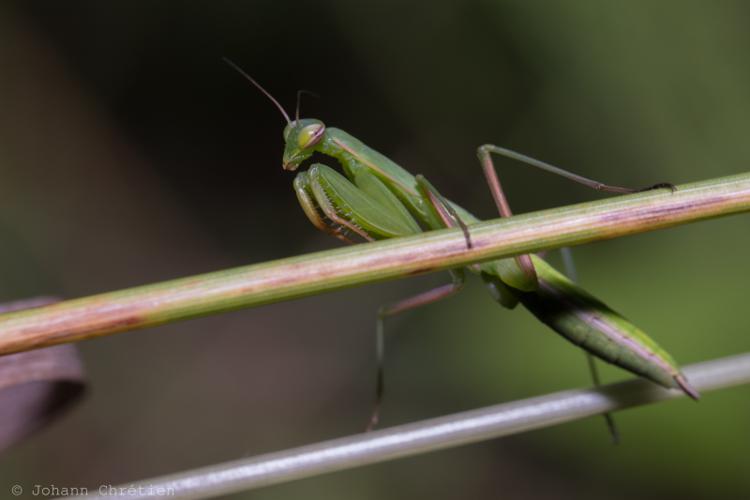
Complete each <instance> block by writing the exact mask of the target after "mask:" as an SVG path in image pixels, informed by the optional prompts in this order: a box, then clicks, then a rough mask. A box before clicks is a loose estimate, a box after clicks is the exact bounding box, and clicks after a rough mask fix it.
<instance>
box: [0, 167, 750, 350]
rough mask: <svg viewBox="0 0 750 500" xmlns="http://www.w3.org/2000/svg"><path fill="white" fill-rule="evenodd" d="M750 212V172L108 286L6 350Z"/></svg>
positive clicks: (24, 320) (32, 317)
mask: <svg viewBox="0 0 750 500" xmlns="http://www.w3.org/2000/svg"><path fill="white" fill-rule="evenodd" d="M747 210H750V172H748V173H744V174H739V175H735V176H731V177H724V178H719V179H712V180H708V181H703V182H698V183H693V184H686V185H683V186H679V187H678V189H677V191H675V192H670V191H669V190H668V189H660V190H654V191H648V192H643V193H637V194H632V195H626V196H618V197H615V198H608V199H605V200H599V201H594V202H589V203H581V204H577V205H570V206H566V207H561V208H556V209H552V210H544V211H539V212H533V213H529V214H524V215H519V216H515V217H511V218H507V219H496V220H492V221H489V222H483V223H481V224H477V225H474V226H471V228H470V230H471V239H472V243H473V248H472V249H467V248H466V243H465V240H464V236H463V234H462V232H461V231H460V230H458V229H447V230H442V231H432V232H428V233H421V234H419V235H416V236H412V237H407V238H398V239H391V240H384V241H379V242H375V243H367V244H362V245H354V246H351V247H346V248H341V249H336V250H329V251H325V252H318V253H313V254H308V255H302V256H298V257H292V258H287V259H281V260H276V261H271V262H266V263H261V264H254V265H250V266H245V267H239V268H236V269H230V270H226V271H219V272H214V273H209V274H203V275H199V276H193V277H188V278H181V279H176V280H172V281H166V282H163V283H157V284H152V285H146V286H141V287H137V288H131V289H128V290H122V291H117V292H109V293H104V294H100V295H94V296H91V297H85V298H80V299H75V300H69V301H65V302H60V303H57V304H54V305H51V306H46V307H42V308H38V309H32V310H28V311H21V312H16V313H10V314H5V315H2V316H0V354H5V353H11V352H17V351H23V350H28V349H34V348H37V347H43V346H49V345H53V344H60V343H64V342H75V341H78V340H83V339H87V338H91V337H96V336H100V335H109V334H112V333H116V332H121V331H125V330H133V329H136V328H145V327H149V326H154V325H159V324H162V323H167V322H171V321H178V320H182V319H187V318H192V317H196V316H202V315H207V314H213V313H218V312H222V311H228V310H232V309H238V308H241V307H249V306H257V305H261V304H268V303H271V302H279V301H282V300H289V299H294V298H298V297H304V296H307V295H312V294H316V293H322V292H325V291H330V290H337V289H341V288H345V287H351V286H354V285H360V284H364V283H373V282H378V281H384V280H388V279H394V278H399V277H405V276H412V275H416V274H423V273H427V272H431V271H439V270H443V269H448V268H452V267H459V266H465V265H467V264H469V263H472V262H478V261H484V260H491V259H496V258H500V257H509V256H512V255H518V254H523V253H530V252H538V251H540V250H546V249H552V248H558V247H563V246H572V245H580V244H583V243H588V242H592V241H598V240H604V239H610V238H616V237H619V236H625V235H628V234H634V233H640V232H645V231H653V230H656V229H663V228H666V227H670V226H674V225H677V224H685V223H688V222H694V221H698V220H702V219H708V218H711V217H718V216H721V215H728V214H732V213H738V212H743V211H747Z"/></svg>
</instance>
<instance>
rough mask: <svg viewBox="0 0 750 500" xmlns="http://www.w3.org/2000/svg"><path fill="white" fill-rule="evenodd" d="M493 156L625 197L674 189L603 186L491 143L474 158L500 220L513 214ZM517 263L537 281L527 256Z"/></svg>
mask: <svg viewBox="0 0 750 500" xmlns="http://www.w3.org/2000/svg"><path fill="white" fill-rule="evenodd" d="M493 154H497V155H500V156H503V157H505V158H510V159H512V160H516V161H519V162H521V163H524V164H526V165H529V166H532V167H536V168H538V169H541V170H544V171H545V172H550V173H553V174H556V175H559V176H561V177H564V178H566V179H569V180H571V181H574V182H577V183H579V184H583V185H584V186H587V187H590V188H591V189H595V190H597V191H605V192H608V193H620V194H626V193H637V192H640V191H648V190H650V189H659V188H667V189H670V190H672V191H674V190H675V187H674V185H672V184H670V183H667V182H660V183H658V184H654V185H652V186H648V187H646V188H642V189H632V188H627V187H622V186H614V185H610V184H604V183H603V182H599V181H595V180H593V179H589V178H588V177H583V176H581V175H578V174H574V173H572V172H568V171H567V170H563V169H562V168H560V167H556V166H554V165H551V164H549V163H545V162H543V161H540V160H537V159H535V158H531V157H530V156H526V155H524V154H521V153H518V152H516V151H513V150H510V149H507V148H503V147H500V146H495V145H493V144H485V145H483V146H479V148H478V149H477V156H478V157H479V163H480V164H481V165H482V170H483V171H484V176H485V178H486V180H487V184H488V185H489V187H490V191H491V192H492V198H493V199H494V200H495V205H497V209H498V211H499V212H500V215H501V216H502V217H510V216H511V215H513V213H512V212H511V210H510V205H509V203H508V199H507V198H506V196H505V193H504V192H503V188H502V185H501V184H500V180H499V179H498V177H497V170H496V169H495V164H494V162H493V161H492V155H493ZM516 261H517V262H518V265H519V266H520V267H521V269H523V271H524V272H525V273H526V274H527V275H528V276H529V277H531V278H534V279H535V278H536V271H535V269H534V264H533V263H532V262H531V258H530V257H529V256H528V255H521V256H518V257H516Z"/></svg>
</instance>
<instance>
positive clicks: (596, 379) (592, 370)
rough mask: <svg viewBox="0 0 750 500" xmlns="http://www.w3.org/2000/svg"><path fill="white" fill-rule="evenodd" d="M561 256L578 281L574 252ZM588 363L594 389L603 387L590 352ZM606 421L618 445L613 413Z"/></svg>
mask: <svg viewBox="0 0 750 500" xmlns="http://www.w3.org/2000/svg"><path fill="white" fill-rule="evenodd" d="M560 254H561V255H562V259H563V267H564V268H565V274H567V275H568V278H570V280H571V281H574V282H577V281H578V272H577V271H576V263H575V261H574V260H573V252H572V251H571V250H570V248H568V247H563V248H561V249H560ZM586 361H587V362H588V367H589V374H591V381H592V382H593V383H594V387H599V386H601V385H602V383H601V379H600V378H599V369H598V368H597V366H596V360H595V359H594V356H593V355H592V354H591V353H590V352H586ZM603 416H604V421H605V422H606V423H607V430H608V431H609V435H610V437H611V438H612V443H613V444H617V443H619V442H620V432H619V431H618V430H617V424H616V423H615V417H614V416H613V415H612V414H611V413H605V414H604V415H603Z"/></svg>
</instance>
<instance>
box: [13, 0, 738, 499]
mask: <svg viewBox="0 0 750 500" xmlns="http://www.w3.org/2000/svg"><path fill="white" fill-rule="evenodd" d="M748 16H750V5H748V4H747V3H746V2H742V1H733V2H732V1H726V2H705V1H703V2H700V1H677V0H671V1H663V2H648V1H633V2H582V1H579V2H564V3H563V2H524V1H521V0H519V1H504V2H489V1H476V0H470V1H453V2H451V1H444V0H435V1H432V2H396V1H381V2H378V3H377V4H376V5H365V4H363V3H360V2H347V1H343V0H340V1H333V0H331V1H320V0H319V1H315V2H311V1H295V2H283V1H280V0H275V1H254V2H237V1H214V2H175V1H172V2H167V1H162V2H125V1H110V2H94V1H88V2H75V1H68V2H39V1H23V2H21V1H8V0H6V1H4V2H3V3H2V5H1V6H0V104H1V107H0V109H1V112H0V179H2V182H0V230H2V245H0V257H2V258H1V259H0V300H12V299H16V298H22V297H28V296H33V295H39V294H45V295H48V294H55V295H60V296H64V297H68V298H71V297H79V296H84V295H87V294H92V293H97V292H103V291H109V290H115V289H121V288H124V287H130V286H136V285H141V284H146V283H151V282H156V281H161V280H165V279H170V278H176V277H181V276H187V275H193V274H198V273H202V272H208V271H213V270H218V269H224V268H229V267H234V266H240V265H245V264H249V263H253V262H261V261H265V260H270V259H275V258H280V257H285V256H290V255H297V254H301V253H305V252H309V251H313V250H319V249H325V248H332V247H336V246H338V242H337V241H335V240H332V239H330V238H328V237H326V236H325V235H322V234H318V233H317V232H316V231H315V229H314V228H313V227H312V226H311V225H310V224H309V223H308V222H307V220H306V218H305V217H304V215H303V213H302V211H301V210H300V208H299V207H298V206H297V202H296V199H295V196H294V193H293V191H292V189H291V182H292V176H291V174H289V173H286V172H283V171H282V170H281V151H282V137H281V131H282V128H283V125H284V122H283V120H282V118H281V116H280V115H279V114H278V112H277V111H276V110H275V109H274V107H273V106H272V105H271V104H270V103H269V102H268V101H267V100H266V99H265V98H264V97H263V96H262V95H261V94H260V93H259V92H258V91H257V90H255V89H254V88H253V87H251V86H250V85H248V84H247V82H245V81H243V80H242V78H241V77H239V75H238V74H237V73H235V72H234V71H233V70H231V69H230V68H228V67H227V66H226V65H225V64H224V63H223V62H222V61H221V58H222V56H228V57H230V58H232V59H233V60H234V61H235V62H237V63H238V64H239V65H241V66H242V67H244V68H245V69H246V70H247V71H248V72H250V73H251V74H252V75H254V76H255V77H256V78H257V79H258V80H260V81H261V82H262V83H263V85H265V86H266V87H267V88H268V89H269V90H270V91H271V92H272V93H273V94H274V95H275V96H277V97H278V98H279V100H281V102H282V103H283V104H284V105H285V106H286V107H287V108H292V107H293V105H294V96H295V92H296V90H297V89H300V88H303V89H309V90H313V91H315V92H317V93H319V94H320V95H321V98H320V99H317V100H316V99H312V98H308V99H305V100H304V101H303V106H302V109H303V115H304V116H308V117H316V118H320V119H322V120H324V121H325V122H326V123H327V124H329V125H331V126H337V127H340V128H343V129H345V130H347V131H349V132H350V133H352V134H354V135H355V136H357V137H359V138H361V139H362V140H364V141H365V142H366V143H367V144H369V145H371V146H372V147H375V148H376V149H378V150H380V151H381V152H383V153H385V154H386V155H388V156H390V157H391V158H394V159H395V160H397V161H399V162H400V163H401V164H403V165H404V166H406V167H407V168H408V169H409V170H411V171H414V172H421V173H424V174H426V175H427V176H428V177H429V178H430V179H431V180H432V181H433V182H434V183H435V184H436V185H437V186H438V187H440V188H441V189H442V191H443V192H444V193H445V194H446V195H448V196H449V197H450V198H452V199H454V200H456V201H459V202H461V203H462V204H463V205H465V206H467V208H469V209H471V210H473V211H475V212H476V213H477V214H480V215H482V216H484V217H492V216H493V214H494V211H493V208H492V204H491V199H490V196H489V194H488V191H487V189H486V187H485V185H484V184H483V182H482V177H481V174H480V170H479V168H478V165H477V162H476V160H475V148H476V146H478V145H480V144H482V143H485V142H494V143H497V144H501V145H504V146H507V147H511V148H515V149H518V150H521V151H523V152H526V153H528V154H530V155H532V156H535V157H538V158H540V159H543V160H547V161H550V162H552V163H555V164H558V165H560V166H563V167H565V168H569V169H571V170H574V171H575V172H577V173H579V174H583V175H587V176H590V177H594V178H596V179H598V180H601V181H604V182H609V183H615V184H622V185H629V186H644V185H648V184H652V183H655V182H661V181H669V182H673V183H682V182H689V181H696V180H702V179H707V178H712V177H717V176H722V175H728V174H732V173H737V172H741V171H743V170H746V169H747V158H748V157H750V141H748V140H747V139H746V134H747V130H748V129H750V62H749V61H748V58H747V54H748V50H749V49H750V30H748V29H747V26H748ZM501 170H502V172H503V174H504V180H505V184H506V187H507V189H508V191H509V193H510V199H511V203H512V205H513V206H514V208H515V209H516V211H518V212H525V211H530V210H536V209H541V208H548V207H554V206H557V205H561V204H566V203H573V202H577V201H582V200H589V199H594V198H596V197H597V196H599V195H597V194H596V193H591V192H589V191H587V190H586V189H585V188H582V187H580V186H576V185H571V184H569V183H567V182H566V181H564V180H560V179H556V178H553V177H550V176H546V175H544V174H540V173H538V172H534V171H531V170H530V169H527V168H522V167H520V166H511V165H508V164H503V165H502V166H501ZM747 228H748V219H747V217H746V216H737V217H732V218H727V219H720V220H716V221H710V222H704V223H700V224H697V225H693V226H685V227H680V228H676V229H671V230H668V231H661V232H658V233H653V234H646V235H640V236H635V237H630V238H624V239H618V240H615V241H610V242H606V243H599V244H595V245H589V246H585V247H581V248H579V249H577V250H576V251H575V255H576V258H577V262H578V267H579V274H580V279H581V281H582V283H583V284H584V286H585V287H586V288H588V289H590V290H591V291H592V292H593V293H595V294H596V295H597V296H599V297H601V298H602V299H604V300H606V301H607V303H609V304H610V305H612V306H613V307H614V308H615V309H617V310H619V311H620V312H622V313H624V314H625V315H626V316H628V317H629V318H630V319H632V320H633V321H634V322H636V323H637V324H639V325H640V326H642V327H643V328H644V329H645V330H647V331H648V332H650V333H651V334H652V335H653V336H654V337H655V338H656V339H657V340H658V341H659V342H660V343H661V344H662V345H663V346H664V347H666V348H667V349H668V350H670V351H671V352H672V353H673V354H674V356H675V357H676V358H677V359H678V360H679V361H680V362H681V363H684V364H687V363H692V362H697V361H701V360H705V359H710V358H714V357H719V356H725V355H730V354H733V353H738V352H742V351H747V350H748V349H750V335H748V319H747V317H746V315H745V314H744V313H745V312H746V310H747V288H748V287H747V284H746V282H747V277H748V271H749V270H750V269H749V266H748V265H747V263H746V261H745V258H746V257H747V254H748V248H750V237H749V235H748V231H747ZM446 280H447V276H439V275H433V276H427V277H422V278H419V279H413V280H408V281H399V282H393V283H387V284H381V285H377V286H367V287H362V288H357V289H354V290H350V291H346V292H340V293H332V294H327V295H322V296H318V297H313V298H309V299H305V300H298V301H294V302H289V303H282V304H276V305H272V306H267V307H263V308H259V309H251V310H246V311H240V312H235V313H231V314H225V315H220V316H214V317H208V318H204V319H199V320H193V321H189V322H184V323H178V324H173V325H168V326H163V327H159V328H154V329H148V330H143V331H137V332H132V333H126V334H122V335H118V336H113V337H108V338H102V339H98V340H93V341H89V342H86V343H83V344H81V345H80V348H81V350H82V353H83V356H84V359H85V362H86V365H87V369H88V374H89V377H90V382H91V391H90V394H89V397H88V398H87V400H86V401H85V402H84V403H83V404H81V405H80V406H78V407H77V408H76V409H75V410H73V411H72V412H71V413H69V414H68V415H67V416H66V417H65V418H64V419H63V420H61V421H60V422H58V423H57V424H55V425H54V426H51V427H49V428H47V429H45V430H44V431H43V432H40V433H39V434H37V435H35V436H34V437H33V438H31V439H29V440H28V441H26V442H24V443H23V444H21V445H19V446H17V447H15V448H14V449H12V450H10V451H8V452H6V453H5V454H4V455H3V456H2V457H1V458H0V492H3V493H0V495H2V496H3V497H5V496H7V495H8V494H7V493H6V492H7V491H9V488H10V485H12V484H21V485H24V486H27V487H29V488H30V487H31V486H32V485H35V484H39V485H53V484H54V485H57V486H90V487H93V488H96V487H98V485H100V484H112V483H115V484H116V483H122V482H128V481H133V480H136V479H141V478H146V477H151V476H156V475H161V474H165V473H171V472H176V471H180V470H183V469H186V468H192V467H198V466H203V465H208V464H212V463H215V462H220V461H225V460H230V459H234V458H238V457H243V456H251V455H256V454H260V453H264V452H270V451H276V450H281V449H284V448H287V447H291V446H297V445H301V444H306V443H311V442H315V441H318V440H322V439H328V438H333V437H338V436H343V435H348V434H352V433H355V432H359V431H360V430H361V429H362V427H363V425H364V423H365V421H366V419H367V416H368V413H369V411H370V404H371V399H372V384H373V377H374V354H373V347H372V346H373V331H374V315H375V311H376V308H377V306H378V305H379V304H381V303H384V302H389V301H393V300H396V299H398V298H401V297H404V296H406V295H409V294H411V293H414V292H417V291H419V290H422V289H425V288H427V287H429V286H432V285H435V284H437V283H443V282H445V281H446ZM389 332H390V333H391V335H390V337H389V343H388V352H389V356H388V360H387V377H388V391H389V392H388V394H387V400H386V403H385V407H384V409H383V412H384V418H383V425H385V426H389V425H394V424H397V423H402V422H407V421H414V420H417V419H421V418H427V417H433V416H437V415H441V414H445V413H449V412H456V411H460V410H466V409H470V408H475V407H479V406H482V405H487V404H493V403H497V402H502V401H508V400H512V399H514V398H521V397H527V396H532V395H538V394H543V393H546V392H550V391H555V390H559V389H564V388H569V387H578V386H586V385H588V384H589V380H588V375H587V370H586V365H585V362H584V356H583V354H582V353H581V352H580V351H579V350H577V349H575V348H573V347H571V346H570V345H568V344H567V343H565V342H564V341H563V340H561V339H560V338H558V337H557V336H555V335H554V334H552V333H551V332H550V331H549V330H547V329H546V328H545V327H543V326H541V325H540V324H539V323H538V322H536V321H535V320H534V319H533V318H532V317H531V316H530V315H529V314H528V313H526V312H525V311H522V310H520V309H519V310H518V311H514V312H509V311H506V310H504V309H502V308H500V307H498V306H497V305H496V304H495V303H494V302H492V301H491V300H490V299H489V297H488V295H487V294H486V293H485V291H484V289H483V288H482V286H481V285H480V284H479V283H478V282H477V281H476V280H475V281H472V282H471V284H470V285H469V286H468V289H467V290H466V291H465V293H463V294H461V295H460V296H459V297H456V298H454V299H451V300H450V301H448V302H446V303H444V304H443V305H442V306H434V307H427V308H425V309H423V310H421V311H418V312H414V313H411V314H408V315H406V316H404V317H403V318H399V319H397V320H394V321H391V322H390V323H389ZM604 377H605V379H606V380H607V381H614V380H618V379H622V378H626V377H628V375H627V374H626V373H624V372H622V371H620V370H617V369H614V368H609V367H607V368H606V369H604ZM617 420H618V423H619V425H620V429H621V433H622V440H623V442H622V444H621V445H620V446H617V447H614V446H612V445H610V443H609V438H608V436H607V433H606V430H605V426H604V424H603V421H602V420H601V419H598V418H597V419H590V420H585V421H580V422H577V423H574V424H566V425H563V426H558V427H553V428H550V429H546V430H543V431H537V432H533V433H529V434H524V435H520V436H516V437H512V438H508V439H503V440H496V441H491V442H486V443H482V444H476V445H471V446H466V447H463V448H459V449H455V450H449V451H443V452H439V453H434V454H430V455H425V456H420V457H417V458H411V459H407V460H399V461H396V462H392V463H387V464H382V465H378V466H373V467H367V468H363V469H357V470H354V471H349V472H344V473H338V474H333V475H328V476H323V477H320V478H315V479H309V480H304V481H298V482H295V483H291V484H288V485H282V486H276V487H271V488H266V489H263V490H259V491H257V492H254V493H252V494H247V495H236V496H233V497H232V498H244V497H248V498H258V499H276V498H279V499H281V498H284V499H286V498H307V499H315V498H320V499H335V498H342V499H343V498H346V499H352V498H357V499H367V498H384V497H387V498H392V499H399V498H404V499H406V498H414V497H415V496H420V497H427V498H431V499H433V500H439V499H449V498H458V497H468V498H488V497H496V496H498V497H499V496H502V497H504V498H541V499H547V498H549V499H552V498H555V499H559V498H575V499H588V498H591V499H599V498H603V497H607V498H615V499H616V498H632V497H634V496H636V495H637V496H638V497H639V498H682V499H698V498H747V496H748V492H749V491H750V474H748V470H747V456H748V443H750V430H749V428H748V427H749V426H748V421H750V390H748V389H747V388H746V387H743V388H734V389H730V390H724V391H720V392H716V393H710V394H706V395H705V397H704V398H703V399H702V400H701V402H700V403H698V404H695V403H693V402H691V401H687V400H679V401H673V402H670V403H666V404H662V405H658V406H653V407H645V408H640V409H635V410H630V411H626V412H622V413H619V414H618V415H617Z"/></svg>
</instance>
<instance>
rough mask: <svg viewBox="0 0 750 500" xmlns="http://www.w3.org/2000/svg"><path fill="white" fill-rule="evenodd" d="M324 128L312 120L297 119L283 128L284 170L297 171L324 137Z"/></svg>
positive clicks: (320, 123) (321, 124)
mask: <svg viewBox="0 0 750 500" xmlns="http://www.w3.org/2000/svg"><path fill="white" fill-rule="evenodd" d="M325 131H326V126H325V125H324V124H323V122H322V121H320V120H315V119H313V118H305V119H303V120H300V119H297V120H294V121H293V122H289V123H288V124H287V126H286V127H284V142H285V146H284V157H283V160H282V166H283V167H284V170H291V171H294V170H297V167H299V166H300V163H302V162H303V161H305V160H306V159H308V158H309V157H310V155H312V154H313V152H314V151H315V149H316V148H317V146H318V144H319V143H320V141H321V140H322V139H323V135H325Z"/></svg>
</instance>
